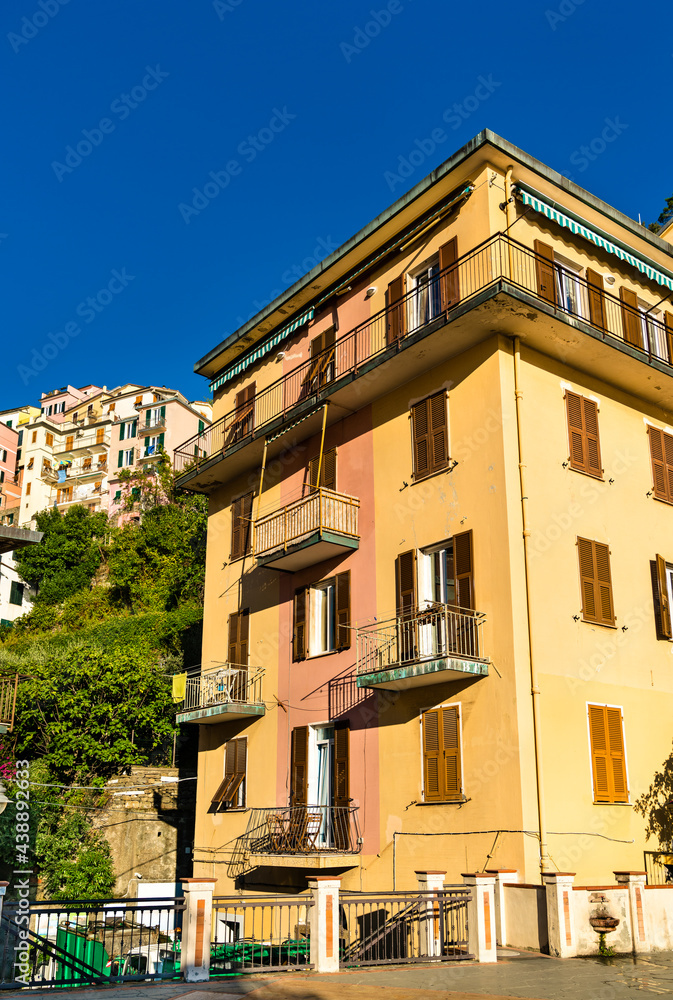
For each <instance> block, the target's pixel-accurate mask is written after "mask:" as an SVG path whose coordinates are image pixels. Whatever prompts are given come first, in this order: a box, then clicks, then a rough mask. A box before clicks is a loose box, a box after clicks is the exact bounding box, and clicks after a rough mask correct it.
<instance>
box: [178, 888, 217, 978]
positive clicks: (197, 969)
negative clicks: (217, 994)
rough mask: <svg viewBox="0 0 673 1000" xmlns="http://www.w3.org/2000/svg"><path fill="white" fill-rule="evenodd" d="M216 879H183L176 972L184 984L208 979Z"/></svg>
mask: <svg viewBox="0 0 673 1000" xmlns="http://www.w3.org/2000/svg"><path fill="white" fill-rule="evenodd" d="M215 882H217V879H216V878H183V879H182V891H183V893H184V896H185V910H184V913H183V915H182V942H181V945H180V948H181V951H180V971H181V972H182V975H183V976H184V978H185V982H186V983H202V982H205V981H206V980H207V979H210V937H211V927H212V922H213V887H214V884H215Z"/></svg>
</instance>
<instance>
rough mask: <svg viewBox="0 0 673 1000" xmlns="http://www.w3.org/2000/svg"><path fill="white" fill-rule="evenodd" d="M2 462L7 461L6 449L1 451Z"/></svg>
mask: <svg viewBox="0 0 673 1000" xmlns="http://www.w3.org/2000/svg"><path fill="white" fill-rule="evenodd" d="M2 461H3V462H6V461H7V449H6V448H3V451H2Z"/></svg>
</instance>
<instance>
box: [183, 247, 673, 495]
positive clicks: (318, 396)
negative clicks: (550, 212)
mask: <svg viewBox="0 0 673 1000" xmlns="http://www.w3.org/2000/svg"><path fill="white" fill-rule="evenodd" d="M577 256H578V265H579V264H586V263H587V261H586V259H584V258H582V255H581V254H580V252H579V251H578V254H577ZM603 270H605V268H603ZM505 296H506V297H509V299H510V300H511V299H517V300H519V301H521V302H523V303H524V304H525V305H527V306H529V307H530V309H529V310H528V311H525V310H524V311H523V312H521V311H520V310H516V309H512V308H511V301H510V303H509V304H507V301H506V298H505ZM495 299H497V301H496V302H494V301H493V300H495ZM657 304H658V297H657V296H656V295H652V297H651V301H648V302H647V303H646V305H645V306H644V307H643V308H640V306H639V307H638V308H635V307H633V306H632V305H630V304H629V303H628V302H627V301H625V300H624V299H623V298H622V297H619V296H617V295H612V294H611V293H610V292H609V291H607V289H597V288H596V287H595V286H594V285H592V284H591V283H590V282H589V281H588V280H587V278H585V277H582V276H580V275H579V274H578V273H576V272H575V271H573V270H572V269H570V268H567V267H565V266H563V265H562V264H560V263H559V262H550V261H549V260H548V259H547V258H546V257H543V256H541V255H540V254H537V253H535V252H534V251H533V250H532V249H530V248H529V247H527V246H525V245H523V244H522V243H518V242H517V241H516V240H513V239H512V238H511V237H508V236H506V235H504V234H502V233H499V234H497V235H495V236H493V237H491V238H490V239H488V240H486V241H485V242H484V243H482V244H480V245H479V246H477V247H475V248H474V249H472V250H470V251H469V252H468V253H466V254H464V255H463V256H462V257H460V258H459V259H458V260H457V261H456V262H455V263H454V264H452V265H451V266H450V267H448V268H445V269H444V270H443V271H441V272H439V273H438V274H437V275H436V276H435V277H434V278H433V280H432V281H431V282H428V283H426V284H424V285H422V286H419V287H417V288H414V289H412V290H411V291H409V292H407V294H406V295H404V296H403V297H402V298H400V299H399V300H398V301H397V302H393V303H391V304H390V305H389V306H388V307H387V308H386V309H383V310H381V311H380V312H378V313H376V314H375V315H374V316H372V317H371V318H370V319H369V320H367V321H366V322H364V323H361V324H359V325H358V326H357V327H355V328H354V329H352V330H350V331H348V332H347V333H345V334H344V335H343V336H342V337H339V339H338V340H337V341H336V342H335V343H334V344H332V345H331V346H329V347H328V348H326V350H325V351H323V352H322V354H319V355H317V356H315V357H311V358H309V359H308V360H307V361H305V362H303V363H302V364H300V365H299V366H298V367H297V368H295V369H293V370H292V371H290V372H287V373H286V374H284V375H282V376H281V377H280V378H279V379H277V380H276V381H275V382H273V383H272V384H271V385H269V386H267V387H266V388H265V389H263V390H261V391H260V392H259V393H258V394H257V395H256V396H255V397H254V398H253V399H247V400H246V401H245V403H242V404H241V405H239V406H238V407H237V408H234V409H233V410H231V411H230V412H229V413H227V414H225V416H224V417H221V418H220V419H219V420H217V421H215V422H214V423H212V424H210V425H209V426H208V427H206V428H205V429H204V430H203V431H202V432H201V433H199V434H196V435H194V436H193V437H191V438H189V440H188V441H185V442H184V443H183V444H181V445H180V446H179V447H178V448H176V449H175V472H176V476H177V478H178V482H179V483H180V484H181V485H186V484H187V483H189V486H190V488H192V489H196V490H199V489H204V490H207V489H209V488H210V487H212V486H214V485H216V484H217V483H219V482H222V481H223V478H224V477H225V473H226V472H229V471H230V472H231V473H232V474H237V473H238V472H240V471H242V469H243V468H244V467H246V466H245V463H244V462H242V461H241V460H239V459H238V457H237V456H238V454H239V453H240V450H241V448H243V447H245V446H247V445H249V444H250V443H253V442H259V447H258V449H257V450H255V449H251V462H250V464H252V463H258V462H259V461H260V459H261V451H262V444H261V439H262V438H263V437H266V438H267V441H268V442H269V443H270V446H269V453H268V456H267V457H268V458H269V459H270V458H271V457H272V455H273V448H274V445H273V444H271V442H273V441H277V440H278V439H280V437H281V435H282V434H284V433H287V432H288V431H289V430H291V429H292V427H293V426H294V425H295V424H296V423H297V422H298V421H300V420H302V421H305V424H304V430H305V431H306V434H307V435H308V434H311V433H314V432H316V431H317V430H318V428H319V417H317V415H316V410H317V409H318V407H319V406H321V405H322V404H323V402H324V401H325V400H326V399H328V398H329V399H331V400H332V401H333V402H334V403H338V404H339V406H343V407H346V408H350V409H354V408H355V409H357V408H360V407H362V406H363V405H365V404H366V403H367V402H368V401H370V400H371V399H373V398H375V397H376V396H377V395H381V392H382V391H384V390H385V389H386V388H387V385H388V383H389V384H390V385H391V386H392V385H394V384H396V381H397V382H398V381H399V378H397V380H395V379H393V378H392V376H391V377H390V378H389V379H387V378H386V377H383V376H382V373H381V374H379V377H378V378H377V379H375V380H372V379H371V378H370V379H369V380H366V379H365V380H361V379H360V377H361V376H363V375H365V374H367V373H368V372H371V371H372V369H373V368H380V366H382V365H386V364H387V363H388V362H392V361H393V359H394V358H395V357H396V356H397V355H398V354H400V352H402V351H408V353H407V355H406V357H405V361H404V364H405V380H406V379H408V378H411V377H413V376H414V375H415V374H419V373H420V372H422V371H424V370H427V367H428V365H429V364H433V363H438V362H439V361H441V359H442V358H443V357H449V356H451V355H452V354H457V353H461V352H462V351H464V350H466V349H467V348H469V347H470V346H472V345H473V344H474V343H477V342H479V340H480V339H482V340H483V339H485V338H486V337H487V336H492V334H493V333H494V332H500V333H502V334H504V335H506V336H514V335H517V336H520V337H521V338H522V340H523V341H527V342H529V343H530V344H531V345H532V346H533V347H535V348H537V349H540V350H542V351H544V350H549V349H550V347H551V346H553V344H554V343H556V342H557V341H558V339H559V338H561V339H562V340H563V343H564V345H565V346H564V351H565V355H566V358H567V361H568V363H569V364H575V365H577V366H579V367H580V368H582V367H585V368H586V369H587V370H591V371H593V372H594V373H595V371H596V370H602V374H603V375H604V376H605V377H606V378H607V379H608V380H609V381H613V382H615V381H616V382H617V384H623V385H624V386H625V387H628V385H629V384H630V381H629V380H632V379H633V372H634V370H633V367H632V362H631V359H633V358H636V359H639V360H640V361H643V362H645V363H647V364H649V365H650V366H653V367H655V368H657V369H658V370H659V371H667V372H668V373H669V374H673V367H672V366H673V330H672V329H671V328H670V326H667V324H666V321H665V318H664V317H662V316H655V314H654V307H655V306H657ZM503 307H504V308H503ZM486 310H488V312H486ZM534 310H536V311H534ZM471 311H478V312H479V317H481V318H482V319H483V322H475V323H474V324H472V325H471V326H468V325H466V322H465V314H466V313H468V312H471ZM538 312H545V313H547V314H548V315H549V317H550V323H549V324H547V323H540V322H539V321H538ZM482 314H483V316H482ZM479 317H477V319H478V318H479ZM568 326H572V327H573V328H574V330H575V331H576V333H574V334H572V335H570V336H569V334H568V329H567V328H568ZM564 328H565V329H564ZM439 331H441V337H440V338H439V342H438V346H437V347H435V346H434V341H433V348H432V350H428V349H427V348H426V346H425V345H419V349H418V350H416V351H414V350H413V348H414V347H415V345H417V344H418V343H419V341H420V340H423V339H424V338H425V337H427V336H429V335H430V334H434V333H436V332H439ZM577 333H580V334H587V335H588V336H589V338H590V340H587V339H586V337H584V338H582V337H578V336H577ZM617 351H619V352H621V355H619V354H617ZM625 356H630V357H626V358H625ZM624 363H626V364H627V365H628V368H624ZM636 377H638V378H639V379H640V382H641V383H642V386H640V388H641V391H643V392H647V383H648V382H652V378H651V372H648V371H647V369H644V370H643V372H642V373H641V375H640V376H638V375H637V376H636ZM374 382H375V384H373V383H374ZM370 383H371V384H370ZM651 394H652V393H651ZM332 409H334V413H333V415H332V414H328V423H329V422H331V421H332V420H336V419H338V418H339V412H340V411H339V409H338V408H336V407H335V408H332V407H330V410H332ZM278 450H280V445H278ZM257 451H259V455H257ZM253 452H254V454H253ZM225 465H227V466H228V467H229V468H228V469H227V470H225Z"/></svg>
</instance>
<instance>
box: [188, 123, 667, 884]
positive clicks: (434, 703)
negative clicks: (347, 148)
mask: <svg viewBox="0 0 673 1000" xmlns="http://www.w3.org/2000/svg"><path fill="white" fill-rule="evenodd" d="M665 235H666V234H665ZM672 291H673V247H672V246H671V243H670V242H668V241H667V240H666V239H663V238H661V237H657V236H654V235H653V234H652V233H650V232H648V231H647V230H646V229H645V228H644V227H643V226H641V225H639V224H637V223H636V222H634V221H633V220H631V219H629V218H627V217H626V216H624V215H622V214H621V213H620V212H618V211H616V210H615V209H613V208H612V207H610V206H609V205H607V204H605V203H604V202H602V201H600V200H599V199H598V198H596V197H594V196H593V195H592V194H590V193H589V192H588V191H585V190H583V189H582V188H580V187H578V186H577V185H576V184H574V183H571V182H570V181H568V180H567V179H566V178H564V177H562V176H561V175H560V174H558V173H556V172H555V171H553V170H551V169H550V168H548V167H546V166H545V165H544V164H542V163H540V162H539V161H537V160H535V159H534V158H533V157H531V156H530V155H529V154H527V153H525V152H524V151H522V150H520V149H518V148H516V147H515V146H513V145H512V144H510V143H508V142H507V141H505V140H503V139H501V138H499V137H498V136H496V135H494V134H493V133H491V132H488V131H485V132H482V133H480V134H479V135H478V136H476V137H475V138H474V139H473V140H472V141H471V142H469V143H468V144H467V145H466V146H464V147H463V148H462V149H461V150H459V151H458V152H457V153H456V154H455V155H453V156H452V157H451V158H450V159H449V160H447V161H446V162H445V163H443V164H442V165H441V166H439V167H438V168H437V169H436V170H435V171H433V173H432V174H431V175H430V176H428V177H427V178H425V179H424V180H422V181H421V182H420V183H419V184H417V185H416V187H414V188H413V189H412V190H411V191H410V192H409V193H408V194H406V195H405V196H404V198H402V199H400V200H399V201H398V202H396V203H395V204H394V205H392V206H391V207H390V208H389V209H387V210H386V211H385V212H383V213H382V214H381V215H380V216H378V217H377V218H375V219H374V220H372V221H371V222H370V223H368V224H367V225H366V226H365V228H364V229H362V230H361V231H360V232H359V233H357V234H356V235H355V236H354V237H352V238H351V239H350V240H349V241H348V242H346V243H345V244H344V245H343V246H342V247H340V248H339V249H338V250H337V251H336V252H335V253H333V254H332V255H331V256H330V257H328V258H326V259H325V260H324V261H323V262H322V263H321V264H320V265H318V266H317V267H316V268H315V269H314V270H313V271H311V272H310V273H309V274H307V275H306V276H305V277H304V278H302V279H301V280H300V281H298V282H297V283H296V284H295V285H294V286H292V287H291V288H290V289H288V290H287V291H286V292H285V293H283V295H281V296H280V297H279V298H278V299H276V300H275V301H274V302H272V303H271V304H270V305H269V306H267V307H266V308H265V309H264V310H262V311H261V312H260V313H259V314H258V315H257V316H255V317H254V318H253V319H252V320H250V321H249V322H248V323H246V324H245V325H244V326H243V327H241V328H240V329H239V330H238V331H236V332H235V333H234V334H232V335H231V336H230V337H228V338H227V339H226V340H225V341H224V342H222V343H221V344H218V345H217V346H215V347H214V348H213V349H212V350H211V351H209V353H208V354H207V355H206V356H205V357H203V358H202V359H201V360H200V361H199V362H198V363H197V364H196V366H195V370H196V371H197V372H199V373H200V374H202V375H203V376H205V377H207V378H208V379H209V380H210V384H211V387H212V389H213V391H214V405H213V423H212V425H211V426H210V427H207V428H205V430H204V431H203V432H202V433H201V434H197V435H194V436H193V437H192V438H190V439H187V440H185V441H184V442H183V443H182V444H181V445H180V446H179V447H178V448H177V449H176V450H175V468H176V473H177V476H178V484H179V485H182V486H184V487H185V488H187V489H190V490H194V491H197V492H201V493H204V494H206V495H207V496H208V498H209V529H208V550H207V567H206V589H205V621H204V638H203V652H202V665H201V669H200V671H197V672H194V673H193V674H192V675H189V676H188V677H187V678H186V680H185V697H184V702H183V704H182V706H181V712H180V715H179V719H180V720H181V721H182V722H183V723H184V724H187V725H198V726H199V767H198V790H197V820H196V831H195V848H194V875H195V876H197V877H213V878H215V879H216V880H217V885H216V892H217V893H225V892H229V891H231V889H232V888H234V887H236V888H239V889H260V890H264V889H268V890H271V891H273V890H275V889H277V888H278V887H283V888H285V889H294V890H296V891H302V890H304V889H305V887H306V877H307V875H311V874H313V875H315V873H316V872H317V871H320V872H321V873H323V874H338V875H339V876H340V877H341V879H342V886H343V888H345V889H359V888H363V889H372V890H379V889H380V890H385V889H391V888H397V889H412V888H414V887H415V885H416V878H415V875H414V872H415V871H417V870H428V869H441V870H442V871H446V872H447V876H446V880H447V882H449V883H453V882H457V881H460V874H461V873H462V872H471V871H481V870H484V869H495V868H505V869H507V868H511V869H517V870H518V871H519V872H521V873H522V878H523V879H524V880H525V881H526V882H539V881H540V874H541V872H546V871H554V870H557V869H560V870H564V871H574V872H577V878H578V881H585V882H586V881H591V882H592V884H597V883H598V884H600V882H601V881H602V880H603V881H604V880H606V879H610V878H611V873H612V872H613V871H614V870H615V869H622V870H635V869H638V870H639V869H642V868H643V864H644V852H645V851H647V850H649V849H650V848H653V847H654V848H656V847H657V846H658V845H657V844H656V843H654V844H653V843H652V842H650V843H649V844H648V843H647V841H646V839H645V821H644V819H643V817H642V816H641V815H639V814H638V812H637V811H636V810H635V809H634V804H635V803H636V801H637V799H638V797H639V795H641V793H643V792H644V791H645V790H646V789H647V788H648V787H649V785H650V783H651V782H652V780H653V778H654V775H655V773H656V772H657V770H658V769H659V768H661V766H662V763H663V761H664V760H665V759H666V758H667V756H668V754H669V753H670V751H671V736H672V733H671V724H670V720H671V717H672V716H673V673H672V672H671V663H672V660H671V653H672V651H673V645H672V641H673V640H672V636H673V633H672V628H671V613H670V607H671V601H673V412H672V402H673V306H671V303H670V297H671V293H672Z"/></svg>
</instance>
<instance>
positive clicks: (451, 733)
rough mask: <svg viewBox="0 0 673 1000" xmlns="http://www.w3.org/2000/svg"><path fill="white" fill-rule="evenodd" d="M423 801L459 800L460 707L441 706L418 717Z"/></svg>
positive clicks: (460, 787)
mask: <svg viewBox="0 0 673 1000" xmlns="http://www.w3.org/2000/svg"><path fill="white" fill-rule="evenodd" d="M421 731H422V743H423V801H424V802H451V801H456V800H461V799H462V798H463V784H462V782H463V775H462V761H461V756H462V755H461V733H460V706H459V705H443V706H442V707H441V708H433V709H431V710H430V711H427V712H423V714H422V715H421Z"/></svg>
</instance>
